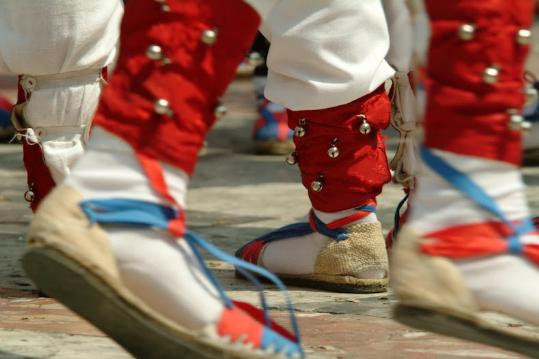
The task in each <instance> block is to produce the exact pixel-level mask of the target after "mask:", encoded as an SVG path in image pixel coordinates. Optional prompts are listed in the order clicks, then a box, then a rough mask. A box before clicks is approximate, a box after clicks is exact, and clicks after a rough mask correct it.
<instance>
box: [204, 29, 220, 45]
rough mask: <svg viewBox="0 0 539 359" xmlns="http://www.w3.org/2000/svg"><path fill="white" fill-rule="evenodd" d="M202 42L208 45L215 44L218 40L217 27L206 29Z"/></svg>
mask: <svg viewBox="0 0 539 359" xmlns="http://www.w3.org/2000/svg"><path fill="white" fill-rule="evenodd" d="M201 40H202V42H203V43H205V44H206V45H213V44H215V42H216V41H217V30H216V29H208V30H205V31H204V32H203V33H202V38H201Z"/></svg>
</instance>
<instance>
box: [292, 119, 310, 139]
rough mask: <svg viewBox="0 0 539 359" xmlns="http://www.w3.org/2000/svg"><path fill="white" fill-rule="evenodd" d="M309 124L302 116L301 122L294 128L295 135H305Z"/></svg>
mask: <svg viewBox="0 0 539 359" xmlns="http://www.w3.org/2000/svg"><path fill="white" fill-rule="evenodd" d="M306 124H307V120H306V119H304V118H302V119H301V120H299V124H298V125H297V126H296V127H295V128H294V136H296V137H303V136H305V134H306V133H307V132H306V131H305V125H306Z"/></svg>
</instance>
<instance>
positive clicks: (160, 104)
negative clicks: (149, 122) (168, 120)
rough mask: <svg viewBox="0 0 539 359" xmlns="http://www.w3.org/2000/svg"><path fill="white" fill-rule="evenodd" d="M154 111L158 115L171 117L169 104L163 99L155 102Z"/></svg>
mask: <svg viewBox="0 0 539 359" xmlns="http://www.w3.org/2000/svg"><path fill="white" fill-rule="evenodd" d="M154 111H155V113H157V114H158V115H167V116H172V110H171V109H170V104H169V103H168V101H167V100H165V99H164V98H160V99H158V100H156V101H155V103H154Z"/></svg>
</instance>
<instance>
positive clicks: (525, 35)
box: [517, 29, 532, 46]
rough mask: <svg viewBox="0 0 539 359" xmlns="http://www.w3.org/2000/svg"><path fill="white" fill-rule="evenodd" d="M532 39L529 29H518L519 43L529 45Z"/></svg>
mask: <svg viewBox="0 0 539 359" xmlns="http://www.w3.org/2000/svg"><path fill="white" fill-rule="evenodd" d="M531 41H532V32H531V31H530V30H529V29H520V30H518V32H517V43H518V44H519V45H523V46H525V45H529V44H530V43H531Z"/></svg>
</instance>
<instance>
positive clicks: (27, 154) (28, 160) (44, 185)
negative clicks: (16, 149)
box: [22, 140, 55, 212]
mask: <svg viewBox="0 0 539 359" xmlns="http://www.w3.org/2000/svg"><path fill="white" fill-rule="evenodd" d="M22 148H23V160H24V166H25V167H26V178H27V182H28V191H26V192H25V194H24V198H25V199H26V200H27V201H28V202H29V203H30V208H32V211H33V212H35V211H36V209H37V207H38V206H39V204H40V203H41V201H42V200H43V199H44V198H45V197H46V196H47V194H49V192H50V191H51V190H52V189H53V188H54V186H55V183H54V180H53V179H52V176H51V173H50V171H49V168H48V167H47V165H46V164H45V160H44V158H43V152H42V151H41V147H39V144H37V143H36V144H32V145H31V144H28V143H27V142H26V141H25V140H23V145H22Z"/></svg>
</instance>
